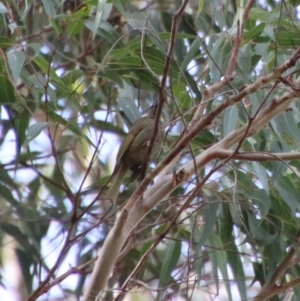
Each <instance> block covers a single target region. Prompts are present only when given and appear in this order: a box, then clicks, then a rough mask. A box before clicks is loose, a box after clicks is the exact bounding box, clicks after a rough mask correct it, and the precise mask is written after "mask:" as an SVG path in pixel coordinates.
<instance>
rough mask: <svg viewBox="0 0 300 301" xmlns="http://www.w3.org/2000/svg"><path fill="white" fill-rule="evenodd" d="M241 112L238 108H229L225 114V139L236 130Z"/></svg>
mask: <svg viewBox="0 0 300 301" xmlns="http://www.w3.org/2000/svg"><path fill="white" fill-rule="evenodd" d="M238 117H239V112H238V109H237V107H236V106H231V107H229V108H227V109H226V110H225V112H224V118H223V137H225V136H227V135H228V134H229V133H231V132H232V131H234V130H235V129H236V125H237V122H238Z"/></svg>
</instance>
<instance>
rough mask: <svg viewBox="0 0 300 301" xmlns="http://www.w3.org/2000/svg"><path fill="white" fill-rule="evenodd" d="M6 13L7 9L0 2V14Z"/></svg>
mask: <svg viewBox="0 0 300 301" xmlns="http://www.w3.org/2000/svg"><path fill="white" fill-rule="evenodd" d="M6 13H8V10H7V8H6V7H5V6H4V4H3V3H2V2H0V14H6Z"/></svg>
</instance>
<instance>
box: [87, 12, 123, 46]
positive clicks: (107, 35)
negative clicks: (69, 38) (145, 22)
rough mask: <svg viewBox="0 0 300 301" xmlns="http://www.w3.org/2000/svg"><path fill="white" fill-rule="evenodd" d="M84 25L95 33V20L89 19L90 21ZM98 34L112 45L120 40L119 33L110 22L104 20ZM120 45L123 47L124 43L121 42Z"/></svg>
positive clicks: (99, 26) (100, 24)
mask: <svg viewBox="0 0 300 301" xmlns="http://www.w3.org/2000/svg"><path fill="white" fill-rule="evenodd" d="M83 23H84V25H85V26H86V27H87V28H88V29H90V30H91V31H93V29H94V24H95V18H93V17H89V18H88V19H85V20H84V22H83ZM96 34H97V35H99V36H101V37H103V38H104V39H106V40H107V41H108V42H110V43H112V44H114V43H115V42H116V41H117V40H118V38H119V34H118V33H117V31H116V30H115V29H114V28H113V27H112V26H111V25H110V24H109V23H108V22H106V21H104V20H101V21H100V23H99V25H98V29H97V32H96ZM119 44H120V46H121V45H122V42H119Z"/></svg>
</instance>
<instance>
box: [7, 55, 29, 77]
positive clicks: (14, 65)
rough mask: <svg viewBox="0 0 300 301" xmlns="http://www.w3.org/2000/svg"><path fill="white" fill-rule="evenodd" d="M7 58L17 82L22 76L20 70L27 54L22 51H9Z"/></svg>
mask: <svg viewBox="0 0 300 301" xmlns="http://www.w3.org/2000/svg"><path fill="white" fill-rule="evenodd" d="M7 59H8V65H9V68H10V70H11V73H12V77H13V80H14V82H15V83H17V82H18V80H19V77H20V70H21V68H22V67H23V65H24V62H25V55H24V53H23V52H22V51H14V52H8V53H7Z"/></svg>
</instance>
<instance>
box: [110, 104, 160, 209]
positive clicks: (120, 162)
mask: <svg viewBox="0 0 300 301" xmlns="http://www.w3.org/2000/svg"><path fill="white" fill-rule="evenodd" d="M156 110H157V103H155V104H154V105H152V106H151V107H150V109H149V110H148V112H147V115H146V116H143V117H141V118H139V119H137V120H136V121H135V122H134V123H133V125H132V126H131V128H130V130H129V132H128V134H127V135H126V136H125V138H124V139H123V141H122V143H121V145H120V147H119V150H118V154H117V158H116V165H115V168H114V170H113V173H112V175H111V178H112V184H111V186H110V188H109V190H108V193H107V199H109V200H110V201H111V202H112V203H113V204H115V203H116V200H117V197H118V194H119V189H120V186H121V184H122V180H123V178H124V176H125V173H126V172H127V170H131V171H132V174H131V178H130V181H134V180H135V179H137V178H139V179H140V180H142V179H143V178H144V176H145V172H146V168H147V163H148V162H147V161H148V159H149V149H148V148H149V147H150V144H149V142H150V139H151V137H152V134H153V129H154V125H155V114H156ZM163 137H164V130H163V128H162V122H161V120H160V121H159V124H158V131H157V134H156V136H155V140H154V142H153V145H152V148H151V154H150V159H151V158H153V156H154V155H155V154H156V153H157V152H158V150H159V149H160V147H161V144H162V142H163Z"/></svg>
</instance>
